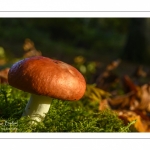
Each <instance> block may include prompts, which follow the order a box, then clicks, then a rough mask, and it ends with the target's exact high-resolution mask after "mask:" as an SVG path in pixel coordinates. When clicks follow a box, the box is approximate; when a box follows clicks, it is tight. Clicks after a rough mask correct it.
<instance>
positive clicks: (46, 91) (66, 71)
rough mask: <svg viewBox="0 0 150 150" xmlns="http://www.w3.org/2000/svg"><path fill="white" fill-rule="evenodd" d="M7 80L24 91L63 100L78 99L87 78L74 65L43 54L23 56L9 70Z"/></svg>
mask: <svg viewBox="0 0 150 150" xmlns="http://www.w3.org/2000/svg"><path fill="white" fill-rule="evenodd" d="M8 83H9V84H10V85H11V86H13V87H15V88H18V89H20V90H23V91H25V92H29V93H33V94H37V95H44V96H50V97H53V98H57V99H62V100H79V99H80V98H82V96H83V95H84V93H85V89H86V81H85V79H84V77H83V75H82V74H81V73H80V72H79V71H78V70H77V69H76V68H74V67H73V66H71V65H69V64H67V63H64V62H62V61H59V60H53V59H50V58H47V57H43V56H37V57H31V58H26V59H23V60H21V61H19V62H17V63H15V64H14V65H13V66H12V67H11V68H10V70H9V73H8Z"/></svg>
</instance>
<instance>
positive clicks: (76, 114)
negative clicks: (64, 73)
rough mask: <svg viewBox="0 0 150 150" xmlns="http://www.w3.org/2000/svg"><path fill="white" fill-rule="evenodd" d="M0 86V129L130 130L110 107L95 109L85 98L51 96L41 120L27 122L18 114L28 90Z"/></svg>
mask: <svg viewBox="0 0 150 150" xmlns="http://www.w3.org/2000/svg"><path fill="white" fill-rule="evenodd" d="M0 86H1V87H0V132H130V125H127V126H126V125H124V123H123V121H122V120H120V119H119V118H118V116H117V114H115V113H114V112H113V111H112V110H109V109H108V110H104V111H98V110H97V105H98V104H97V103H91V102H90V101H89V100H87V99H81V100H79V101H75V102H70V101H61V100H57V99H54V100H53V101H52V104H51V107H50V110H49V112H48V113H47V115H46V117H45V119H44V121H43V122H41V123H37V125H33V124H32V125H31V124H29V121H30V118H29V117H22V113H23V111H24V109H25V106H26V104H27V102H28V99H29V97H30V94H29V93H26V92H23V91H20V90H18V89H15V88H13V87H11V86H9V85H7V84H3V85H0Z"/></svg>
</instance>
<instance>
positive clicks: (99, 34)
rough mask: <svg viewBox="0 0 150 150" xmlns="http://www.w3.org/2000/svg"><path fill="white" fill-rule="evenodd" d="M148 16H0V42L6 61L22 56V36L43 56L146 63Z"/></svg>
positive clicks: (148, 53)
mask: <svg viewBox="0 0 150 150" xmlns="http://www.w3.org/2000/svg"><path fill="white" fill-rule="evenodd" d="M149 33H150V19H149V18H0V46H1V47H3V49H4V50H5V55H6V57H7V63H8V64H9V63H11V62H13V60H14V59H15V60H18V59H22V57H23V43H24V41H25V39H26V38H29V39H31V40H32V41H33V42H34V45H35V48H36V49H37V50H40V51H41V52H42V55H43V56H47V57H51V58H55V59H60V60H62V61H65V62H68V63H71V64H72V63H74V58H75V57H77V56H82V57H84V58H85V59H86V60H87V61H96V62H98V61H99V62H106V63H108V62H111V61H113V60H115V59H118V58H119V59H121V60H123V61H125V62H129V63H135V64H145V65H149V63H150V61H149V59H150V44H149V43H150V34H149Z"/></svg>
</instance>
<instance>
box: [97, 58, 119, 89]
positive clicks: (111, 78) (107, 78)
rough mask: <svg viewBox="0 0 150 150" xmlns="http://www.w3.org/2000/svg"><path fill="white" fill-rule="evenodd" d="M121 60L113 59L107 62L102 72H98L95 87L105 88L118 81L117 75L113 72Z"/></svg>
mask: <svg viewBox="0 0 150 150" xmlns="http://www.w3.org/2000/svg"><path fill="white" fill-rule="evenodd" d="M120 62H121V60H120V59H118V60H115V61H113V62H111V63H110V64H108V65H107V66H106V68H105V69H104V71H103V72H102V73H98V77H97V79H96V87H98V88H101V89H103V90H107V89H108V88H109V87H110V86H111V84H112V83H114V82H116V81H118V76H117V75H116V74H115V73H114V72H113V70H114V69H116V68H117V67H118V65H119V64H120Z"/></svg>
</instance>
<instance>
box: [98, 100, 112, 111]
mask: <svg viewBox="0 0 150 150" xmlns="http://www.w3.org/2000/svg"><path fill="white" fill-rule="evenodd" d="M109 108H110V106H109V104H108V100H107V99H103V100H101V101H100V103H99V110H105V109H109Z"/></svg>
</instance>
